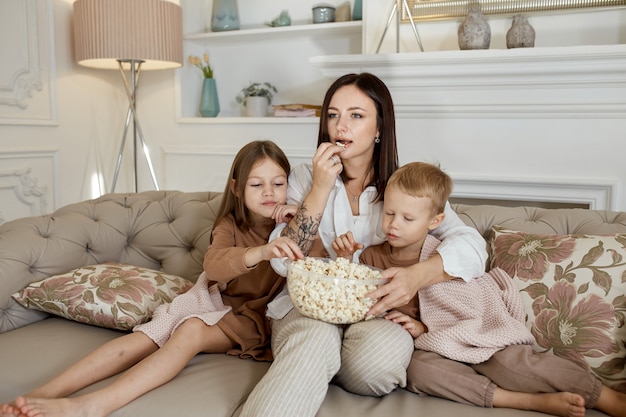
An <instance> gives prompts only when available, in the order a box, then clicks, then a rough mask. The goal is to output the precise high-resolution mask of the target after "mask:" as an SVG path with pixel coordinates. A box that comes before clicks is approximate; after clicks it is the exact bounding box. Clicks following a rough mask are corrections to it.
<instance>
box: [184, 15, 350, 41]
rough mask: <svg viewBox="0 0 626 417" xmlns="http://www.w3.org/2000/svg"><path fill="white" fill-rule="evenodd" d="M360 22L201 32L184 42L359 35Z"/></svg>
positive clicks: (191, 35) (187, 37)
mask: <svg viewBox="0 0 626 417" xmlns="http://www.w3.org/2000/svg"><path fill="white" fill-rule="evenodd" d="M361 29H362V22H361V21H360V20H358V21H350V22H334V23H316V24H301V25H291V26H277V27H270V26H254V27H247V28H246V27H243V28H241V29H239V30H228V31H223V32H202V33H192V34H189V35H185V40H190V41H191V40H195V41H203V40H224V41H227V40H233V41H235V40H236V41H247V40H267V39H273V38H284V37H287V36H296V35H297V36H340V35H349V34H356V33H361Z"/></svg>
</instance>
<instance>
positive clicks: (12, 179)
mask: <svg viewBox="0 0 626 417" xmlns="http://www.w3.org/2000/svg"><path fill="white" fill-rule="evenodd" d="M0 166H1V167H2V169H0V223H2V222H4V221H8V220H12V219H15V218H18V217H24V216H38V215H41V214H46V213H49V212H52V211H54V209H55V208H56V201H58V200H59V199H58V190H59V185H58V184H59V181H58V151H57V150H55V149H23V150H7V151H4V150H3V151H0Z"/></svg>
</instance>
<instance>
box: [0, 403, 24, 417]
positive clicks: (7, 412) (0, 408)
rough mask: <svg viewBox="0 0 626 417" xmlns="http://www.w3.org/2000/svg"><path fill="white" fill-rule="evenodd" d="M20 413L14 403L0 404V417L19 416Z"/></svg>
mask: <svg viewBox="0 0 626 417" xmlns="http://www.w3.org/2000/svg"><path fill="white" fill-rule="evenodd" d="M21 414H22V413H21V411H20V409H19V408H17V407H16V405H15V403H7V404H0V417H20V415H21ZM22 415H23V414H22Z"/></svg>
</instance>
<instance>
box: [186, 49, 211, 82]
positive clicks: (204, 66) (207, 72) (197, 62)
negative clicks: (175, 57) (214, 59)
mask: <svg viewBox="0 0 626 417" xmlns="http://www.w3.org/2000/svg"><path fill="white" fill-rule="evenodd" d="M202 59H203V60H204V63H202V60H201V59H200V57H197V56H195V55H189V58H188V59H187V60H188V61H189V63H190V64H191V65H193V66H195V67H198V68H200V71H202V74H203V75H204V78H213V68H211V65H210V64H209V56H208V55H207V54H203V55H202Z"/></svg>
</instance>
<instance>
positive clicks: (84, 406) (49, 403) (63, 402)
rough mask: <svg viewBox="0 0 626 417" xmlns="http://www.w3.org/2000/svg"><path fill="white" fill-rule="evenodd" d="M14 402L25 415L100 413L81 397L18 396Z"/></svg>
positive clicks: (58, 416) (93, 416) (91, 416)
mask: <svg viewBox="0 0 626 417" xmlns="http://www.w3.org/2000/svg"><path fill="white" fill-rule="evenodd" d="M15 404H16V406H17V407H19V409H20V411H21V412H22V414H23V415H24V416H26V417H74V416H76V417H101V416H102V413H101V412H99V411H98V410H94V409H92V408H91V407H89V404H88V403H87V402H86V401H83V399H82V398H81V397H77V398H54V399H47V398H30V397H18V398H17V399H16V400H15Z"/></svg>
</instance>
